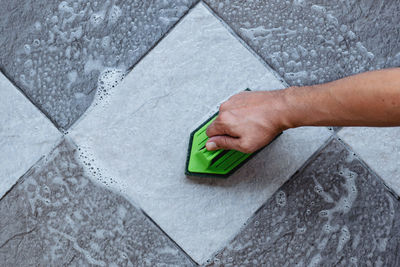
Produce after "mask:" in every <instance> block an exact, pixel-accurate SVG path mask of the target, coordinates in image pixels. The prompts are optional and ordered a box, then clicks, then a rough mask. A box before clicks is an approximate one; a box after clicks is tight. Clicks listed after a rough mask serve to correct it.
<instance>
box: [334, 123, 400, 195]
mask: <svg viewBox="0 0 400 267" xmlns="http://www.w3.org/2000/svg"><path fill="white" fill-rule="evenodd" d="M338 136H339V137H341V138H342V139H343V140H344V141H345V142H346V143H347V144H349V145H350V147H351V148H352V149H353V150H354V151H355V152H356V153H357V155H359V156H360V157H361V158H362V159H363V160H364V161H365V162H366V163H367V164H368V165H369V166H370V167H371V168H372V169H373V171H375V172H376V173H377V174H378V175H379V176H380V177H382V179H383V180H384V181H385V183H386V184H387V186H389V187H390V188H391V189H392V190H393V191H395V192H396V193H397V195H400V164H399V162H400V127H345V128H343V130H341V131H340V132H339V134H338Z"/></svg>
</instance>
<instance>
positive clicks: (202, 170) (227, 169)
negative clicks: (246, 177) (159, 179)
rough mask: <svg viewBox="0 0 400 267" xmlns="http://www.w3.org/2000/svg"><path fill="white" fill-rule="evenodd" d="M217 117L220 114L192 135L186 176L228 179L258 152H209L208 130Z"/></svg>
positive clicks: (215, 115)
mask: <svg viewBox="0 0 400 267" xmlns="http://www.w3.org/2000/svg"><path fill="white" fill-rule="evenodd" d="M217 116H218V113H216V114H214V115H213V116H212V117H211V118H209V119H208V120H207V121H205V122H204V123H203V124H202V125H200V126H199V127H198V128H197V129H196V130H194V131H193V132H192V133H191V134H190V142H189V149H188V157H187V161H186V171H185V173H186V175H189V176H206V177H207V176H210V177H220V178H227V177H228V176H229V175H231V174H232V173H233V172H234V171H236V170H237V169H238V168H240V167H241V166H242V165H243V164H244V163H245V162H246V161H247V160H249V159H250V158H251V157H252V156H254V155H255V154H256V153H257V152H258V151H257V152H254V153H251V154H245V153H242V152H240V151H236V150H222V149H220V150H216V151H208V150H207V149H206V143H207V140H208V136H207V135H206V130H207V127H208V126H209V125H210V124H211V123H212V122H213V121H214V120H215V119H216V118H217Z"/></svg>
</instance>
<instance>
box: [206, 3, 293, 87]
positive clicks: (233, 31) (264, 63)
mask: <svg viewBox="0 0 400 267" xmlns="http://www.w3.org/2000/svg"><path fill="white" fill-rule="evenodd" d="M201 3H202V4H203V5H204V6H205V7H206V8H207V9H208V11H210V13H211V14H213V15H214V17H215V18H216V19H218V20H219V21H220V22H221V23H222V25H223V26H224V27H225V28H226V29H227V30H228V31H229V32H230V34H232V36H233V37H235V38H236V39H237V40H238V41H239V42H240V43H241V44H242V45H243V46H244V47H245V48H246V49H247V50H248V51H249V52H250V53H251V54H252V55H253V56H255V57H256V58H257V59H258V60H259V61H260V62H261V63H262V64H263V65H264V66H265V67H266V68H267V69H268V70H269V71H270V72H271V73H272V74H273V75H274V76H275V77H276V78H277V79H278V80H279V81H280V82H282V83H283V85H284V86H285V87H289V86H290V85H289V84H288V83H287V82H286V81H285V79H283V77H281V76H280V75H279V73H278V72H277V71H275V69H274V68H272V66H271V65H269V63H268V62H267V61H265V60H264V59H263V58H262V57H261V56H260V55H259V54H258V53H257V52H256V51H255V50H254V49H253V48H252V47H251V46H250V45H249V44H248V43H247V42H246V41H245V40H244V39H243V38H242V37H240V35H239V34H237V33H236V32H235V30H234V29H233V28H232V27H231V26H230V25H229V24H228V23H227V22H225V20H224V19H222V18H221V17H220V16H219V15H218V14H217V13H216V12H215V11H214V10H213V9H212V8H211V7H210V6H209V5H208V4H207V3H206V2H204V0H201Z"/></svg>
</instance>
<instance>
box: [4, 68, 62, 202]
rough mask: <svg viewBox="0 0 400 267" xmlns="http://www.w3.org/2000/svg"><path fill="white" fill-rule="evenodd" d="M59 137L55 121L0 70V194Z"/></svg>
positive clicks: (48, 149) (47, 150)
mask: <svg viewBox="0 0 400 267" xmlns="http://www.w3.org/2000/svg"><path fill="white" fill-rule="evenodd" d="M60 137H61V133H60V132H59V131H58V130H57V129H56V128H55V127H54V125H53V124H52V123H51V122H50V121H49V120H48V119H47V118H46V117H45V116H44V115H43V114H42V113H41V112H40V111H39V110H38V109H37V108H36V107H35V106H34V105H33V104H32V103H31V102H29V100H28V99H27V98H26V97H25V96H23V95H22V94H21V93H20V92H19V90H18V89H17V88H15V87H14V86H13V85H12V84H11V83H10V81H9V80H8V79H7V78H6V77H4V76H3V75H2V74H0V198H1V197H2V196H3V195H4V194H5V193H6V192H7V191H8V190H9V189H10V188H11V186H12V185H14V184H15V182H16V181H17V180H18V178H19V177H21V176H22V175H23V174H24V173H25V172H26V171H27V170H28V169H29V168H30V167H31V166H32V165H33V164H34V163H35V162H36V161H38V160H39V159H40V157H41V156H43V155H45V154H47V153H48V152H49V151H50V150H51V148H52V147H53V146H54V145H55V144H56V142H57V141H58V140H59V138H60Z"/></svg>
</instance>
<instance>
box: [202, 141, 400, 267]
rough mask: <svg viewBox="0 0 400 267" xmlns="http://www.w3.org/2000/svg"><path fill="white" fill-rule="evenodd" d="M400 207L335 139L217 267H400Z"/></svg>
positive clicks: (217, 260)
mask: <svg viewBox="0 0 400 267" xmlns="http://www.w3.org/2000/svg"><path fill="white" fill-rule="evenodd" d="M399 244H400V202H399V201H398V200H397V199H395V197H394V196H393V195H392V194H390V193H389V192H388V191H387V190H386V189H385V187H384V185H383V184H382V183H381V182H380V180H379V179H378V178H377V177H376V176H375V175H374V174H372V173H370V172H369V171H368V170H367V169H366V168H364V165H363V164H362V163H361V162H360V161H359V160H358V159H357V158H356V157H354V155H353V153H352V152H349V151H348V150H347V149H346V148H345V147H344V146H343V145H342V144H341V143H340V142H339V141H337V140H335V139H333V140H332V141H331V142H330V143H329V144H328V145H327V146H326V147H325V148H324V149H323V150H322V151H321V152H320V153H319V154H318V155H317V157H316V158H315V159H314V160H313V161H312V162H311V163H310V164H308V165H307V166H306V167H305V168H304V169H303V170H301V171H300V173H298V174H297V175H295V176H294V177H293V178H291V179H290V180H289V181H288V182H287V183H286V184H285V185H284V186H283V187H281V188H280V189H279V191H277V192H276V193H275V194H274V195H273V196H272V197H271V198H270V199H269V200H268V201H267V203H266V204H265V205H264V206H263V207H262V208H261V209H260V210H259V211H258V212H257V214H256V215H255V216H254V217H253V218H252V219H251V220H249V222H248V224H247V225H246V227H245V228H244V229H243V231H242V232H241V233H240V234H239V235H238V236H236V237H235V238H234V239H233V241H232V242H230V243H229V245H228V246H227V247H226V248H224V249H223V250H222V251H220V252H219V253H218V254H217V255H216V257H215V258H214V259H213V260H212V261H210V262H209V264H208V265H209V266H238V265H244V266H399V264H400V256H399V255H400V254H399Z"/></svg>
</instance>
